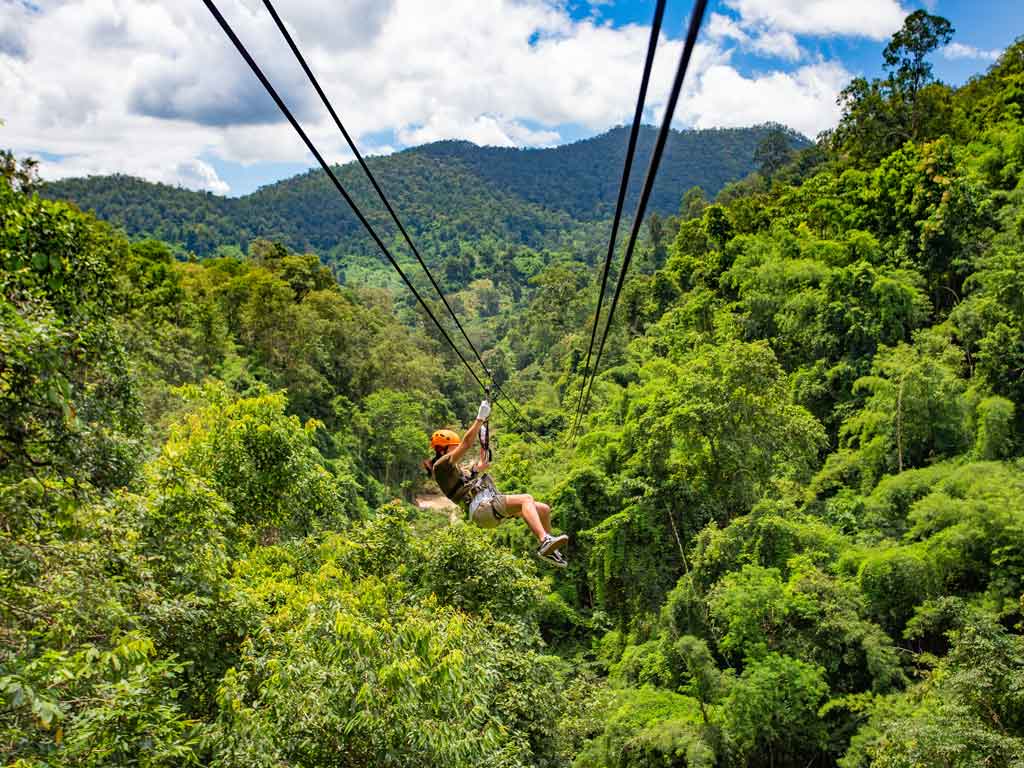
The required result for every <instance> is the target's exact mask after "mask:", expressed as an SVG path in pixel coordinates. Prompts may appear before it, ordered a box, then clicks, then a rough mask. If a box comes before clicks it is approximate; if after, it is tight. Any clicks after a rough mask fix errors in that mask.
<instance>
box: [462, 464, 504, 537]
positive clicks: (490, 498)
mask: <svg viewBox="0 0 1024 768" xmlns="http://www.w3.org/2000/svg"><path fill="white" fill-rule="evenodd" d="M483 481H484V488H483V490H481V491H480V492H479V493H478V494H477V495H476V496H474V497H473V500H472V501H471V502H469V519H470V520H472V521H473V522H474V523H476V524H477V525H479V526H480V527H481V528H497V527H498V525H499V524H500V523H501V521H502V520H504V519H505V517H506V515H505V496H504V495H503V494H500V493H498V489H497V488H495V487H494V481H493V480H491V478H490V477H488V476H485V477H484V478H483Z"/></svg>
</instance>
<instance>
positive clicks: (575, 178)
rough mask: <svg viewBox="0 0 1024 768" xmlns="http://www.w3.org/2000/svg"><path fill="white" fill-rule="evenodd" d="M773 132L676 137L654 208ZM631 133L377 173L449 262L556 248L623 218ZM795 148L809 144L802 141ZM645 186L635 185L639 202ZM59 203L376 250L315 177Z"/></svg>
mask: <svg viewBox="0 0 1024 768" xmlns="http://www.w3.org/2000/svg"><path fill="white" fill-rule="evenodd" d="M768 131H769V128H767V127H762V128H749V129H731V130H713V131H688V132H685V133H680V132H673V134H672V137H671V141H670V142H669V144H668V148H667V150H666V156H665V159H664V161H663V163H662V170H661V173H660V174H659V182H658V186H657V187H656V191H655V195H654V198H653V200H652V207H653V210H656V211H659V212H662V213H666V214H668V213H674V212H676V211H677V210H678V207H679V195H678V190H679V189H688V188H689V187H691V186H701V187H703V188H704V189H705V190H706V191H707V192H708V193H709V194H712V195H713V194H715V193H716V192H718V190H719V189H721V187H722V186H724V185H725V184H726V183H728V182H729V181H734V180H736V179H739V178H742V177H743V176H745V175H747V174H748V173H750V172H751V171H752V170H753V169H754V167H755V163H754V152H755V150H756V148H757V146H758V144H759V142H760V141H761V140H762V139H763V138H764V136H765V135H766V134H767V132H768ZM654 132H655V131H654V129H653V128H650V127H647V128H645V129H644V131H643V133H642V137H641V142H640V150H641V151H640V153H639V154H638V159H637V162H636V165H635V169H636V170H635V179H634V181H636V182H639V179H640V177H641V174H642V173H643V171H644V169H645V168H646V166H647V159H648V157H649V154H650V148H651V146H652V145H653V141H654ZM627 134H628V131H627V130H626V129H624V128H619V129H615V130H613V131H609V132H608V133H606V134H603V135H601V136H598V137H596V138H593V139H587V140H585V141H579V142H576V143H574V144H570V145H567V146H562V147H556V148H553V149H534V150H517V149H499V148H494V147H477V146H476V145H474V144H470V143H468V142H439V143H436V144H428V145H425V146H422V147H417V148H415V149H410V150H406V151H404V152H399V153H397V154H395V155H392V156H389V157H379V158H371V159H370V160H369V163H370V166H371V167H372V168H373V171H374V173H375V174H376V175H377V177H378V179H379V181H380V183H381V185H382V186H383V188H384V189H385V191H386V192H387V193H388V195H389V197H390V198H391V199H392V202H393V204H394V205H395V206H396V208H397V209H398V210H399V211H400V213H401V215H402V218H403V221H404V222H405V223H406V226H407V227H409V229H410V230H411V231H412V232H413V233H415V234H416V236H417V238H418V240H419V241H420V242H421V243H422V248H423V249H424V250H428V251H429V252H430V253H432V254H435V255H438V256H440V257H442V258H443V257H445V256H448V255H450V254H452V253H455V252H457V251H458V248H459V243H460V242H471V241H480V240H483V239H492V240H494V241H496V242H500V243H503V244H522V245H527V246H530V247H534V248H537V247H541V246H543V245H550V244H553V243H554V242H556V241H557V239H558V237H559V235H561V234H563V233H565V232H566V231H568V230H570V229H572V227H573V226H574V224H575V223H576V222H577V221H589V220H594V219H600V218H606V217H608V216H610V215H611V213H612V212H613V210H614V205H615V197H616V195H617V193H618V183H619V176H620V175H621V168H622V162H623V158H624V154H625V148H626V143H627V138H628V136H627ZM793 141H794V143H796V144H800V143H804V142H805V140H803V139H802V138H800V137H797V136H793ZM338 170H339V178H340V179H341V181H342V183H343V184H344V185H345V186H346V188H347V189H349V190H350V192H351V193H352V195H353V197H354V198H355V199H356V200H357V201H359V202H360V204H362V205H363V206H364V207H365V209H366V213H367V215H368V217H369V218H370V220H371V221H372V222H373V223H374V225H375V226H378V227H379V228H380V229H381V230H383V231H385V232H389V233H391V235H394V234H395V232H394V227H393V226H392V225H391V224H390V220H389V218H388V216H387V212H386V211H384V209H383V207H382V206H381V205H380V204H379V202H378V201H377V199H376V195H375V194H374V193H373V191H372V189H371V188H370V186H369V183H368V182H366V181H365V179H364V177H363V174H362V171H361V170H360V169H359V167H358V166H357V165H356V164H354V163H351V164H348V165H346V166H343V167H341V168H340V169H338ZM638 188H639V183H636V184H635V185H634V189H633V192H632V198H631V205H630V207H631V208H632V207H633V206H635V198H636V195H637V194H638ZM43 194H45V195H46V196H47V197H50V198H52V199H59V200H68V201H70V202H74V203H75V204H77V205H78V206H79V207H81V208H82V209H83V210H90V211H94V212H95V213H96V214H97V215H98V216H99V217H100V218H102V219H105V220H107V221H110V222H112V223H114V224H115V225H117V226H119V227H122V228H124V230H125V231H126V232H127V233H128V234H129V236H131V237H143V236H151V237H158V238H160V239H162V240H165V241H167V242H170V243H175V244H177V245H180V246H182V247H184V248H187V249H188V250H191V251H193V252H195V253H197V254H198V255H200V256H205V255H209V254H210V253H212V252H213V251H214V250H215V249H216V248H217V247H218V246H221V245H231V246H235V245H239V244H241V246H242V248H243V250H244V249H245V248H246V247H247V245H248V243H249V242H250V241H251V240H252V239H254V238H257V237H264V238H270V239H274V240H279V241H281V242H283V243H284V244H286V245H288V246H289V247H291V248H294V249H297V250H307V249H312V250H315V251H317V252H318V253H320V254H322V255H327V254H328V253H331V252H336V253H340V254H345V255H350V254H372V253H374V246H373V245H372V243H371V241H370V240H369V239H368V238H367V236H366V235H365V234H364V232H363V230H362V227H361V226H360V225H359V223H358V221H357V220H356V219H355V217H354V216H353V215H352V213H351V212H350V211H349V210H348V208H347V206H346V205H345V203H344V201H343V200H341V198H340V197H339V195H338V194H337V192H336V191H335V190H334V188H333V187H332V186H331V183H330V181H329V180H328V179H326V178H325V177H324V175H323V174H322V173H321V172H320V171H319V170H316V171H310V172H309V173H306V174H303V175H301V176H296V177H294V178H291V179H287V180H285V181H281V182H278V183H276V184H271V185H269V186H267V187H264V188H262V189H260V190H258V191H257V192H255V193H253V194H251V195H246V196H245V197H242V198H223V197H218V196H216V195H213V194H210V193H202V192H192V191H189V190H184V189H178V188H175V187H171V186H168V185H165V184H152V183H149V182H144V181H141V180H139V179H130V178H125V177H120V176H114V177H90V178H85V179H66V180H63V181H58V182H52V183H49V184H47V185H46V186H45V188H44V190H43Z"/></svg>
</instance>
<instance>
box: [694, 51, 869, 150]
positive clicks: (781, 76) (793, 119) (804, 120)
mask: <svg viewBox="0 0 1024 768" xmlns="http://www.w3.org/2000/svg"><path fill="white" fill-rule="evenodd" d="M849 80H850V73H849V72H847V71H846V70H845V69H844V68H843V67H842V66H841V65H839V64H836V63H833V62H818V63H815V64H809V65H806V66H803V67H800V68H799V69H796V70H795V71H793V72H771V73H768V74H765V75H758V76H754V77H744V76H743V75H742V74H740V73H739V72H738V71H737V70H736V69H735V68H733V67H731V66H727V65H723V64H716V65H713V66H711V67H709V68H708V69H707V70H706V71H705V72H703V73H702V74H701V75H700V77H699V78H698V80H697V82H696V84H695V85H694V86H693V91H692V92H691V94H690V95H689V97H688V98H687V99H686V100H684V101H681V102H680V106H681V112H682V114H681V115H680V117H681V118H682V119H683V120H684V121H686V122H687V123H689V124H691V125H693V126H695V127H697V128H712V127H717V126H721V127H728V126H733V127H739V126H745V125H753V124H756V123H766V122H779V123H783V124H785V125H788V126H790V127H791V128H795V129H796V130H798V131H800V132H801V133H804V134H805V135H807V136H812V137H813V136H816V135H817V134H818V133H819V132H821V131H822V130H825V129H826V128H830V127H832V126H834V125H835V124H836V122H837V121H838V119H839V108H838V106H837V105H836V103H835V102H836V94H838V93H839V91H840V89H842V88H843V87H844V86H845V85H846V83H848V82H849Z"/></svg>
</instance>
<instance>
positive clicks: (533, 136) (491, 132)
mask: <svg viewBox="0 0 1024 768" xmlns="http://www.w3.org/2000/svg"><path fill="white" fill-rule="evenodd" d="M559 138H560V137H559V134H558V132H557V131H545V130H540V131H533V130H530V129H529V128H527V127H526V126H524V125H521V124H520V123H518V122H517V121H516V120H510V119H507V118H505V117H503V116H501V115H480V116H478V117H477V118H476V119H475V120H473V122H472V123H471V124H470V125H469V126H467V125H466V124H465V122H464V120H463V119H462V118H461V117H460V116H459V115H457V114H456V113H454V112H453V111H452V110H448V109H443V108H442V109H440V110H438V111H437V112H435V113H434V114H433V115H431V116H430V118H429V120H428V121H427V122H426V124H425V125H422V126H414V127H413V126H410V127H408V128H403V129H401V130H399V131H398V139H399V141H401V142H402V143H403V144H407V145H415V144H426V143H427V142H430V141H439V140H441V139H466V140H468V141H472V142H473V143H474V144H480V145H486V146H495V147H517V146H518V147H521V146H524V145H525V146H531V147H538V146H547V145H551V144H554V143H556V142H557V141H558V139H559Z"/></svg>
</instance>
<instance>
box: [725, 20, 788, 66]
mask: <svg viewBox="0 0 1024 768" xmlns="http://www.w3.org/2000/svg"><path fill="white" fill-rule="evenodd" d="M707 36H708V37H709V38H710V39H711V40H714V41H717V42H719V43H723V42H727V41H735V42H736V43H739V45H740V47H742V48H744V49H746V50H750V51H753V52H755V53H759V54H761V55H763V56H768V57H773V58H780V59H785V60H787V61H798V60H800V59H801V58H803V55H804V52H803V49H802V48H801V47H800V44H799V43H798V42H797V39H796V35H794V34H793V33H791V32H787V31H785V30H781V29H764V28H758V27H757V26H755V25H749V24H747V23H746V22H745V20H743V19H740V20H739V21H737V20H735V19H733V18H731V17H729V16H727V15H725V14H722V13H712V14H711V18H710V19H709V21H708V26H707Z"/></svg>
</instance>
